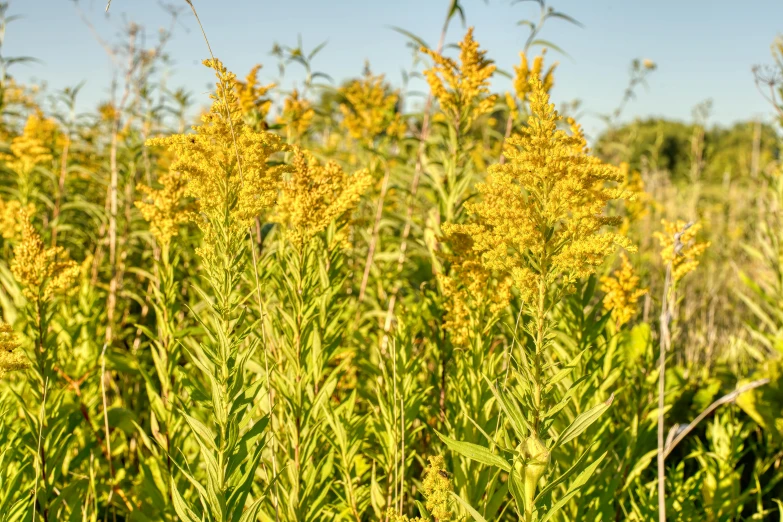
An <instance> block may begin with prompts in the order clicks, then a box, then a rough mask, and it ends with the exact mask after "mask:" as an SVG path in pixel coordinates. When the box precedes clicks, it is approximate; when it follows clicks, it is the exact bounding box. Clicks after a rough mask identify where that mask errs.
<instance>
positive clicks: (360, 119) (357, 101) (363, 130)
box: [338, 72, 405, 143]
mask: <svg viewBox="0 0 783 522" xmlns="http://www.w3.org/2000/svg"><path fill="white" fill-rule="evenodd" d="M338 92H339V93H340V95H342V97H343V99H344V101H343V102H342V103H340V113H341V114H342V116H343V119H342V121H341V125H342V126H343V127H344V128H345V129H346V130H347V131H348V134H349V135H350V136H351V137H352V138H353V139H355V140H358V141H360V142H363V143H371V142H372V141H373V140H374V139H375V138H377V137H378V136H381V135H382V134H386V135H388V136H393V137H397V138H400V137H402V135H403V134H404V132H405V125H404V122H403V120H402V116H401V115H400V114H399V112H398V107H397V104H398V103H399V101H400V96H399V93H398V92H396V91H392V90H391V88H390V86H389V84H388V83H386V81H385V79H384V76H383V75H378V76H374V75H372V74H370V73H369V72H368V74H366V75H365V76H364V77H363V78H361V79H357V80H352V81H351V82H349V83H348V84H347V85H344V86H343V87H340V89H338Z"/></svg>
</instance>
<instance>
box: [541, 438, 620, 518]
mask: <svg viewBox="0 0 783 522" xmlns="http://www.w3.org/2000/svg"><path fill="white" fill-rule="evenodd" d="M604 457H606V453H604V454H603V455H601V456H600V457H598V458H597V459H596V460H595V462H593V463H592V464H590V465H589V466H587V467H586V468H585V469H584V471H582V472H581V473H580V474H579V476H577V477H576V479H575V480H574V481H573V482H572V483H571V485H570V486H569V487H568V491H566V494H565V495H563V497H562V498H561V499H560V500H558V501H557V502H556V503H555V504H554V505H553V506H552V507H551V508H550V509H549V511H547V513H546V515H544V517H543V518H542V519H541V521H540V522H546V521H547V520H549V519H550V518H551V517H552V516H553V515H554V514H555V513H557V511H558V510H559V509H560V508H562V507H563V506H565V505H566V504H567V503H568V501H569V500H571V497H573V496H574V495H576V493H577V492H578V491H579V489H580V488H581V487H582V486H584V485H585V484H586V483H587V481H588V480H589V479H590V477H592V476H593V473H595V469H596V468H597V467H598V465H599V464H600V463H601V461H603V460H604Z"/></svg>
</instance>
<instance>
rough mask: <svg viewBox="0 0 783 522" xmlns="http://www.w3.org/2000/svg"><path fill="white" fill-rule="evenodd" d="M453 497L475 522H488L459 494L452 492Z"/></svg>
mask: <svg viewBox="0 0 783 522" xmlns="http://www.w3.org/2000/svg"><path fill="white" fill-rule="evenodd" d="M451 496H452V497H453V498H454V500H456V501H457V502H459V503H460V505H461V506H462V507H463V508H465V511H467V512H468V514H469V515H470V516H471V517H473V520H475V521H476V522H487V521H486V520H485V519H484V517H482V516H481V515H480V514H479V512H478V511H476V510H475V509H473V507H472V506H471V505H470V504H468V503H467V502H465V501H464V500H462V497H460V496H459V495H457V494H456V493H454V492H453V491H452V492H451ZM417 504H418V502H417Z"/></svg>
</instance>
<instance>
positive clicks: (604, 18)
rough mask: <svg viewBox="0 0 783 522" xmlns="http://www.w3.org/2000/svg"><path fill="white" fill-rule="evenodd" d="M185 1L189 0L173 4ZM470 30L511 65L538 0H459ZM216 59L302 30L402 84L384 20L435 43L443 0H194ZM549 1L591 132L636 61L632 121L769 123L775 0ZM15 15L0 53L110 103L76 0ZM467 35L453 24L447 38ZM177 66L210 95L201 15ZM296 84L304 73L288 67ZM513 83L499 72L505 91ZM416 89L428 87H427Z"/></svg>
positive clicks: (331, 69)
mask: <svg viewBox="0 0 783 522" xmlns="http://www.w3.org/2000/svg"><path fill="white" fill-rule="evenodd" d="M169 1H170V2H171V3H174V4H175V5H178V4H180V3H181V4H182V5H185V2H184V0H169ZM461 2H462V4H463V5H464V8H465V14H466V17H467V24H468V25H472V26H474V27H475V36H476V39H477V40H478V41H479V42H480V43H481V45H482V47H483V48H486V49H488V50H489V55H490V57H491V58H493V59H494V60H495V61H496V63H497V65H498V67H499V68H501V69H505V70H509V71H511V70H512V66H513V65H515V64H516V63H518V52H519V50H520V49H521V48H522V46H523V45H524V42H525V39H526V37H527V32H526V29H525V28H523V27H521V26H518V25H517V22H518V21H519V20H521V19H523V18H532V17H537V14H538V13H537V11H538V7H537V4H536V3H535V2H529V1H528V2H522V3H517V4H512V2H511V0H488V3H484V2H483V1H482V0H461ZM194 3H195V5H196V7H197V9H198V10H199V15H200V16H201V19H202V21H203V22H204V25H205V28H206V31H207V34H208V36H209V38H210V41H211V43H212V47H213V49H214V51H215V54H216V55H217V56H218V57H219V58H221V59H223V61H224V62H226V64H227V66H228V67H229V68H230V69H232V70H234V71H236V72H237V73H238V75H240V76H242V75H244V73H245V72H246V71H247V70H248V69H249V68H250V67H251V66H252V65H253V64H255V63H258V62H261V63H264V65H265V67H264V69H263V70H262V77H266V78H267V79H272V78H273V77H275V76H276V74H277V68H276V62H275V59H274V58H273V57H272V56H270V55H269V51H270V49H271V47H272V45H273V43H274V42H278V43H280V44H283V45H290V46H295V45H296V43H297V38H298V36H299V35H301V36H302V40H303V45H304V48H305V50H309V49H312V48H313V47H315V46H316V45H318V44H319V43H321V42H323V41H324V40H326V41H327V42H328V43H327V45H326V47H325V48H324V50H323V51H322V52H321V53H320V54H319V55H318V56H317V57H316V59H315V61H314V68H315V69H316V70H320V71H324V72H327V73H328V74H329V75H331V76H332V77H333V78H334V79H335V80H336V81H338V82H339V81H340V80H342V79H344V78H347V77H350V76H356V75H358V74H360V73H361V71H362V68H363V65H364V62H365V60H369V62H370V64H371V67H372V69H373V71H374V72H376V73H384V74H386V75H387V78H389V80H390V81H392V82H393V83H397V84H399V83H400V82H401V71H402V70H403V69H406V68H409V67H410V64H411V51H410V49H409V48H407V47H406V46H405V37H403V36H401V35H400V34H398V33H396V32H394V31H393V30H391V29H390V28H389V26H400V27H403V28H405V29H406V30H408V31H410V32H412V33H414V34H416V35H418V36H420V37H421V38H423V39H424V40H425V41H427V42H428V43H430V44H431V45H433V46H434V45H435V44H436V43H437V38H438V35H439V33H440V28H441V26H442V23H443V18H444V16H445V11H446V8H447V5H448V0H274V1H272V0H194ZM548 3H549V5H551V6H552V7H554V8H556V9H557V10H559V11H562V12H565V13H567V14H569V15H570V16H573V17H574V18H576V19H578V20H579V21H580V22H581V23H582V24H583V25H584V27H582V28H580V27H576V26H573V25H571V24H568V23H566V22H564V21H562V20H551V21H549V22H547V26H546V27H545V28H544V30H543V32H542V34H541V37H542V38H545V39H547V40H551V41H552V42H554V43H556V44H557V45H558V46H560V47H562V48H563V49H564V50H565V51H566V52H567V53H568V55H569V56H562V55H557V53H555V52H552V51H551V50H550V52H549V54H548V57H549V59H557V60H558V61H559V62H560V66H559V68H558V73H557V75H556V86H555V90H554V92H553V99H554V101H555V102H563V101H573V100H575V99H579V100H581V102H582V111H583V114H584V116H583V117H582V121H583V123H584V124H585V127H586V128H587V130H588V132H589V133H590V134H593V135H594V134H596V133H597V132H600V130H601V128H602V123H601V122H600V120H599V119H598V118H597V117H596V116H595V114H601V113H608V112H610V111H611V110H612V109H613V108H614V107H615V106H616V105H617V104H618V102H619V101H620V99H621V97H622V93H623V91H624V89H625V86H626V84H627V81H628V68H629V64H630V62H631V60H633V59H634V58H649V59H652V60H654V61H655V62H656V63H657V64H658V70H656V71H655V72H654V73H653V74H652V76H651V77H650V78H649V81H648V87H647V88H640V89H639V92H638V96H637V98H636V99H635V100H633V101H632V102H631V103H630V104H629V105H628V106H627V108H626V112H625V113H624V117H623V119H625V120H627V119H629V118H633V117H637V116H641V117H645V116H664V117H669V118H677V119H683V120H688V119H690V118H691V111H692V109H693V108H694V106H695V105H697V104H699V103H700V102H703V101H704V100H706V99H708V98H710V99H712V101H713V106H712V107H713V108H712V113H711V116H710V119H709V122H711V123H718V124H730V123H733V122H735V121H739V120H746V119H751V118H762V119H767V120H768V119H770V117H771V110H770V108H769V107H768V106H767V104H766V102H765V101H764V100H763V99H762V98H761V96H760V95H759V93H758V92H757V91H756V88H755V86H754V84H753V76H752V74H751V70H750V69H751V66H752V65H754V64H758V63H769V62H770V61H771V59H770V54H769V47H770V43H771V41H772V39H773V38H774V37H775V35H776V34H778V33H782V32H783V2H782V1H780V0H745V1H733V2H731V1H728V0H656V1H650V0H590V1H588V0H549V1H548ZM77 5H78V6H79V9H80V10H81V11H82V12H83V13H84V15H85V16H86V17H87V18H88V19H89V20H90V21H91V23H92V24H93V26H94V28H95V30H96V31H97V32H98V33H99V34H100V35H102V37H103V38H105V39H106V40H112V41H117V36H118V35H119V34H120V31H121V28H122V26H123V24H124V23H125V22H126V21H128V20H132V21H134V22H137V23H140V24H142V25H144V26H145V27H146V28H147V32H148V34H149V35H150V40H151V41H152V40H153V39H154V38H155V34H156V32H157V29H158V28H159V27H161V26H163V25H167V24H168V20H169V19H168V16H167V15H166V13H165V12H164V11H163V10H162V9H161V7H160V4H159V2H158V0H113V2H112V7H111V11H110V14H109V16H106V15H105V14H104V9H105V0H79V2H78V4H77ZM10 13H12V14H20V15H22V16H23V18H22V19H21V20H18V21H16V22H13V23H12V24H10V25H9V28H8V31H7V34H6V42H5V46H4V49H3V54H4V55H5V56H18V55H27V56H33V57H35V58H37V59H39V60H40V63H36V64H27V65H22V66H19V67H18V68H15V69H14V70H12V73H13V74H14V75H16V76H17V77H18V78H20V79H22V80H37V81H42V80H45V81H46V83H47V85H48V88H49V89H51V90H53V89H60V88H63V87H65V86H69V85H75V84H77V83H78V82H80V81H82V80H86V81H87V84H86V86H85V87H84V89H83V91H82V98H81V102H80V106H81V107H83V108H85V109H86V108H91V107H94V106H95V105H96V104H97V103H98V102H99V101H101V100H106V99H108V97H109V94H108V93H109V91H108V88H109V85H110V82H111V77H112V76H111V63H110V61H109V59H108V58H107V56H106V53H105V52H104V50H103V49H102V48H101V46H100V45H99V44H98V43H97V41H96V38H95V37H94V36H93V35H92V34H91V32H90V30H89V29H88V28H87V26H86V25H85V24H84V22H83V21H82V20H81V18H80V15H79V12H78V11H77V9H76V7H75V5H74V2H73V1H72V0H11V8H10ZM463 34H464V28H463V26H462V23H461V21H460V20H459V19H458V18H457V19H455V20H454V21H453V23H452V25H451V28H450V30H449V33H448V38H447V41H448V42H456V41H458V40H459V39H460V38H461V37H462V35H463ZM167 50H168V52H169V54H170V55H171V56H172V57H173V59H174V61H175V64H174V68H173V69H172V70H171V71H170V73H169V80H168V81H169V85H170V86H172V87H173V86H187V87H188V88H189V90H191V91H192V92H193V94H194V95H196V98H197V99H198V100H200V101H204V103H206V101H207V100H206V91H207V85H208V83H209V82H210V74H209V73H208V72H207V71H205V70H204V68H203V67H202V66H201V65H200V64H199V62H200V60H201V59H202V58H204V57H205V56H206V55H207V51H206V48H205V46H204V43H203V40H202V39H201V35H200V33H199V32H198V28H197V26H196V24H195V21H194V19H193V17H192V15H191V14H190V13H189V12H183V14H182V16H181V19H180V22H179V24H178V26H177V28H176V30H175V34H174V37H173V39H172V41H171V42H170V43H169V46H168V47H167ZM286 77H287V82H288V83H290V82H292V81H296V80H297V79H301V75H300V74H299V71H298V70H297V69H294V68H292V69H290V71H289V72H288V73H287V76H286ZM508 85H509V82H508V80H506V79H503V78H498V79H497V80H496V86H497V88H498V89H499V90H505V89H506V88H507V87H508ZM413 86H414V87H418V88H423V86H422V85H421V84H413Z"/></svg>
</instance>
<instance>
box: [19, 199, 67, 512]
mask: <svg viewBox="0 0 783 522" xmlns="http://www.w3.org/2000/svg"><path fill="white" fill-rule="evenodd" d="M23 223H24V224H23V229H22V239H21V242H20V243H19V245H17V246H16V248H14V259H13V262H12V264H11V271H12V273H13V274H14V277H15V278H16V280H17V281H18V282H19V283H20V284H21V285H22V293H23V294H24V296H25V297H26V298H27V300H28V306H27V308H26V312H27V316H28V323H29V324H30V326H31V328H32V335H31V337H32V338H33V343H34V348H33V366H32V369H33V372H34V374H35V376H36V378H37V380H38V384H39V388H38V389H35V388H34V395H35V397H34V398H35V401H36V402H37V404H38V405H39V407H38V414H37V415H35V416H33V415H30V416H29V418H30V419H31V420H32V419H33V418H35V417H37V424H38V425H37V426H36V427H35V431H36V432H37V433H36V435H35V436H36V439H37V440H38V445H37V449H36V453H35V455H36V459H35V467H36V471H37V475H38V477H37V480H36V487H35V492H36V493H35V497H34V501H33V502H34V505H33V513H35V514H38V515H40V516H41V517H42V519H43V520H44V521H47V520H49V516H50V512H49V508H50V504H51V502H52V497H53V496H56V494H57V493H56V489H55V484H54V476H55V475H56V472H52V466H54V469H55V470H56V465H57V460H55V461H54V462H53V463H52V462H49V463H48V461H47V456H49V452H50V450H52V451H54V452H55V454H56V453H58V450H59V448H57V447H56V444H57V441H56V440H55V439H51V438H50V437H49V435H50V432H49V429H50V426H49V422H48V417H47V413H48V410H47V398H48V397H49V395H50V394H49V388H50V382H51V381H53V380H54V370H53V367H54V363H55V361H56V360H57V353H56V348H57V345H56V342H54V341H53V340H52V339H51V336H50V333H49V323H50V320H51V317H52V311H51V304H52V302H53V301H54V300H55V298H56V297H57V296H58V295H60V294H63V293H66V292H68V291H69V290H70V289H71V288H72V286H73V284H74V282H75V281H76V278H77V277H78V275H79V267H78V265H77V264H76V263H74V262H73V261H69V260H67V259H65V251H64V250H63V249H62V248H61V247H54V248H48V249H47V248H45V247H44V244H43V240H42V239H41V236H40V235H38V232H37V231H36V230H35V228H34V227H33V225H32V224H31V223H30V220H29V217H28V216H27V214H26V213H24V214H23ZM49 460H53V459H49ZM33 518H35V516H34V517H33Z"/></svg>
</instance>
